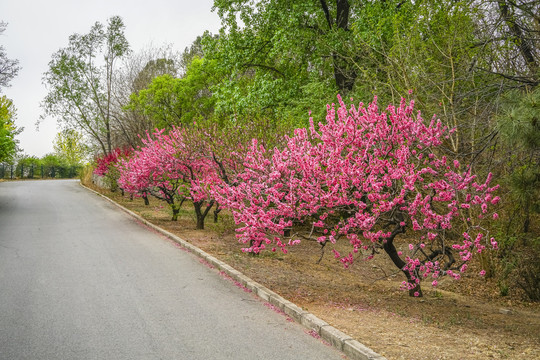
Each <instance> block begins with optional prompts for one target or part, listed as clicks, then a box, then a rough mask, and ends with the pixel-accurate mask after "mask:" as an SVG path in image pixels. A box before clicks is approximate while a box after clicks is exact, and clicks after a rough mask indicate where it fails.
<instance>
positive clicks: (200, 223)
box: [193, 200, 214, 230]
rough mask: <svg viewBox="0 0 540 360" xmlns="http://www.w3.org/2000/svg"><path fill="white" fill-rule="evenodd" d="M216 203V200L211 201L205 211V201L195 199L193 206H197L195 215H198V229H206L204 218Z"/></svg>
mask: <svg viewBox="0 0 540 360" xmlns="http://www.w3.org/2000/svg"><path fill="white" fill-rule="evenodd" d="M213 205H214V200H212V201H210V202H209V203H208V205H207V206H206V208H205V209H204V211H202V207H203V202H202V201H196V202H195V201H194V202H193V207H194V208H195V215H196V216H197V229H199V230H203V229H204V219H205V218H206V215H208V212H209V211H210V209H211V208H212V206H213Z"/></svg>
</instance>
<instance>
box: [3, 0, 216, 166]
mask: <svg viewBox="0 0 540 360" xmlns="http://www.w3.org/2000/svg"><path fill="white" fill-rule="evenodd" d="M212 4H213V1H212V0H195V1H194V0H191V1H189V0H168V1H167V0H152V1H148V0H130V1H128V0H92V1H89V0H86V1H76V0H47V1H43V0H0V21H4V22H7V23H8V26H7V29H6V31H5V32H4V33H3V34H2V35H0V44H2V45H3V46H4V48H5V50H6V52H7V55H8V58H10V59H18V60H19V65H20V66H21V67H22V69H21V70H20V71H19V75H18V76H17V77H16V78H15V79H13V80H12V81H11V87H9V88H3V89H2V94H3V95H6V96H7V97H8V98H10V99H12V100H13V102H14V104H15V107H16V108H17V119H16V125H17V126H19V127H21V126H23V127H24V128H25V129H24V131H23V132H22V133H21V134H20V135H19V136H18V137H17V139H19V141H20V144H19V146H20V147H21V148H22V149H23V152H24V153H26V154H28V155H35V156H38V157H42V156H43V155H45V154H46V153H50V152H52V151H53V146H52V144H53V140H54V137H55V136H56V133H57V132H58V131H59V130H58V129H57V122H56V119H52V118H48V119H46V120H45V121H44V122H42V123H41V124H40V126H39V131H38V130H37V129H36V125H35V124H36V121H37V120H38V119H39V116H40V115H41V114H42V110H41V108H40V107H39V104H40V102H41V101H42V100H43V98H44V97H45V95H46V93H47V92H46V89H45V87H44V85H42V84H41V78H42V76H43V73H44V72H45V71H47V65H48V63H49V61H50V59H51V56H52V54H53V53H55V52H56V51H58V50H59V49H60V48H63V47H65V46H67V43H68V37H69V36H70V35H71V34H74V33H79V34H84V33H87V32H88V31H90V28H91V27H92V25H93V24H94V23H95V22H96V21H99V22H101V23H102V24H106V22H107V19H108V18H110V17H111V16H115V15H119V16H120V17H122V19H123V20H124V24H125V25H126V30H125V35H126V38H127V40H128V41H129V43H130V46H131V49H132V50H133V51H134V52H138V51H139V50H141V49H142V48H144V47H146V46H148V45H149V44H150V43H153V44H154V45H155V46H160V45H164V44H171V45H172V46H173V47H174V49H176V50H180V51H182V50H184V48H185V47H186V46H189V45H190V44H191V43H192V42H193V40H195V38H196V37H197V36H198V35H202V34H203V32H204V31H205V30H209V31H210V32H212V33H217V32H218V30H219V27H220V20H219V17H218V16H217V14H216V13H213V12H211V8H212Z"/></svg>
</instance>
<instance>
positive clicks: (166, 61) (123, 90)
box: [112, 45, 180, 148]
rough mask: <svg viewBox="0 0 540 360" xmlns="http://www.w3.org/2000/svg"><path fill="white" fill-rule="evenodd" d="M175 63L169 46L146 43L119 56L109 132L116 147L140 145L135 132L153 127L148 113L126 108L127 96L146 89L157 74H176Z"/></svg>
mask: <svg viewBox="0 0 540 360" xmlns="http://www.w3.org/2000/svg"><path fill="white" fill-rule="evenodd" d="M179 64H180V54H179V53H178V52H176V51H173V50H172V49H171V48H170V47H169V46H161V47H155V46H153V45H149V46H147V47H145V48H144V49H142V50H141V51H138V52H136V53H130V54H129V56H127V57H125V58H124V59H123V61H122V65H121V66H120V67H119V68H118V69H117V71H116V74H115V77H114V96H113V119H114V121H113V124H112V133H113V134H112V135H113V140H114V142H115V143H116V144H117V145H118V146H120V147H123V146H128V147H133V148H136V147H137V146H139V145H141V140H140V138H139V135H141V134H145V133H146V132H147V131H149V132H151V131H152V130H153V129H155V127H156V124H155V123H154V122H153V119H151V118H150V117H149V116H147V115H145V114H144V113H142V112H139V111H134V110H132V109H129V108H126V105H127V104H128V103H129V101H130V97H131V95H132V94H138V93H139V92H140V91H141V90H144V89H146V88H147V87H148V86H149V85H150V83H151V82H152V80H153V79H154V78H155V77H157V76H161V75H165V74H168V75H170V76H173V77H176V76H178V74H179V66H180V65H179Z"/></svg>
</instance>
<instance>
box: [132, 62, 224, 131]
mask: <svg viewBox="0 0 540 360" xmlns="http://www.w3.org/2000/svg"><path fill="white" fill-rule="evenodd" d="M218 81H219V74H218V72H217V70H216V61H215V60H207V59H200V58H198V57H195V58H193V60H192V61H191V63H190V65H189V67H188V68H187V70H186V73H185V74H184V75H183V77H182V78H175V77H173V76H171V75H169V74H165V75H162V76H158V77H155V78H154V79H153V80H152V82H151V83H150V85H149V86H148V88H146V89H143V90H140V91H139V92H138V93H134V94H132V96H131V100H130V103H129V104H128V106H127V107H126V110H135V111H138V112H140V113H142V114H144V115H146V116H149V117H150V118H151V119H153V123H154V124H155V126H156V127H159V128H164V127H171V126H173V125H181V124H184V125H187V124H191V123H193V122H194V121H202V122H205V121H207V120H209V119H210V118H212V116H213V113H214V102H215V98H214V97H213V93H212V90H211V89H212V86H213V85H214V84H215V83H216V82H218Z"/></svg>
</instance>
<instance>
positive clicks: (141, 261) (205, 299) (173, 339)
mask: <svg viewBox="0 0 540 360" xmlns="http://www.w3.org/2000/svg"><path fill="white" fill-rule="evenodd" d="M0 359H1V360H4V359H6V360H17V359H40V360H41V359H43V360H52V359H69V360H72V359H85V360H88V359H114V360H116V359H130V360H134V359H144V360H152V359H186V360H197V359H200V360H203V359H204V360H210V359H216V360H217V359H249V360H253V359H279V360H282V359H291V360H292V359H294V360H298V359H310V360H317V359H321V360H322V359H324V360H333V359H343V355H342V354H341V353H339V352H338V351H336V350H334V349H333V348H331V347H330V346H327V345H325V344H323V343H322V342H321V341H320V340H317V339H315V338H313V337H311V336H310V335H308V334H306V332H305V330H304V329H303V328H302V327H301V326H299V325H298V324H296V323H291V322H289V321H287V319H286V317H285V316H283V315H280V314H278V313H276V312H274V311H273V310H271V309H269V308H267V307H265V306H264V304H263V302H262V301H260V300H258V299H257V298H255V296H254V295H252V294H249V293H246V292H244V291H242V290H241V289H239V288H237V287H236V286H234V285H233V284H232V283H231V282H229V281H226V280H224V279H223V278H221V277H220V276H219V274H218V273H217V271H216V270H213V269H210V268H208V267H206V266H204V265H202V264H201V263H200V262H199V260H198V258H196V257H194V256H193V255H191V254H189V253H187V252H184V251H182V250H180V249H178V248H177V247H175V246H174V245H173V244H172V242H170V241H168V240H167V239H165V238H163V237H161V236H160V235H158V234H156V233H154V232H152V231H149V230H148V229H147V228H145V227H143V226H141V225H139V224H138V223H137V222H136V221H134V220H133V219H132V218H131V217H129V216H128V215H127V214H125V213H124V212H122V211H120V210H118V209H117V208H115V207H114V205H112V204H110V203H109V202H107V201H105V200H104V199H101V198H100V197H98V196H96V195H95V194H92V193H90V192H88V191H87V190H85V189H83V188H82V187H80V185H79V184H78V182H77V181H73V180H51V181H19V182H3V183H0Z"/></svg>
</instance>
